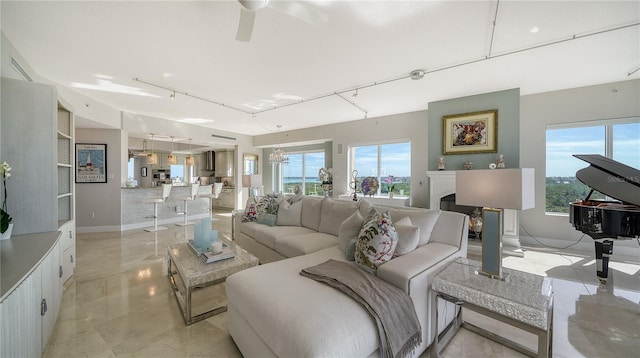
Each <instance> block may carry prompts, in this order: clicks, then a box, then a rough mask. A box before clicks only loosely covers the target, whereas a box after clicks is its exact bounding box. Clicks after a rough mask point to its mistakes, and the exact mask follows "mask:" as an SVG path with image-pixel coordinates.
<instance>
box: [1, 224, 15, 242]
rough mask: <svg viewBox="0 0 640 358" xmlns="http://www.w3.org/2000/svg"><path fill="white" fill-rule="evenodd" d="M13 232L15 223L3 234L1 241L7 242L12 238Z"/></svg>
mask: <svg viewBox="0 0 640 358" xmlns="http://www.w3.org/2000/svg"><path fill="white" fill-rule="evenodd" d="M12 231H13V223H10V224H9V227H8V228H7V231H5V232H3V233H2V237H0V240H7V239H10V238H11V232H12Z"/></svg>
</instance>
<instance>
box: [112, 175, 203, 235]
mask: <svg viewBox="0 0 640 358" xmlns="http://www.w3.org/2000/svg"><path fill="white" fill-rule="evenodd" d="M211 189H212V186H211V185H204V186H200V188H198V194H211V193H212V191H211ZM189 195H191V186H173V187H171V194H170V195H169V198H168V199H167V201H166V202H165V203H160V204H158V224H159V225H167V224H171V223H178V222H182V221H183V217H182V215H181V214H180V213H181V212H182V211H183V210H184V200H179V199H176V198H177V197H180V196H189ZM161 196H162V187H154V188H140V187H138V188H122V189H121V190H120V197H121V202H122V204H121V205H122V206H121V210H120V211H121V221H122V230H133V229H141V228H145V227H151V226H153V218H150V217H149V216H151V215H153V204H147V203H142V202H141V201H142V200H143V199H146V198H151V197H161ZM187 205H188V212H189V220H198V219H202V218H206V217H208V216H209V211H210V208H209V198H198V197H196V199H195V200H193V201H189V202H188V204H187ZM176 206H177V207H178V210H176Z"/></svg>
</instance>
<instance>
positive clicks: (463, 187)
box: [456, 168, 535, 280]
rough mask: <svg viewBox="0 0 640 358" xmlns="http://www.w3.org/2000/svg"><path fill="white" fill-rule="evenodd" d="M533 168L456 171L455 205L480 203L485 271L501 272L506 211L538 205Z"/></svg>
mask: <svg viewBox="0 0 640 358" xmlns="http://www.w3.org/2000/svg"><path fill="white" fill-rule="evenodd" d="M534 183H535V179H534V170H533V168H516V169H485V170H461V171H457V172H456V204H457V205H468V206H481V207H483V209H482V271H481V272H480V274H483V275H486V276H489V277H492V278H497V279H502V280H504V279H506V277H503V275H502V232H503V219H502V218H503V210H504V209H514V210H526V209H531V208H533V207H535V187H534Z"/></svg>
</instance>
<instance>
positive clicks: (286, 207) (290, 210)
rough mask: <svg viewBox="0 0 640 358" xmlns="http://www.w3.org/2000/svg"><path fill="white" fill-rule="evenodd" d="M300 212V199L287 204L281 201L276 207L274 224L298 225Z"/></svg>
mask: <svg viewBox="0 0 640 358" xmlns="http://www.w3.org/2000/svg"><path fill="white" fill-rule="evenodd" d="M301 212H302V201H297V202H295V203H293V204H289V202H288V201H286V200H285V201H283V202H282V203H281V204H280V207H279V208H278V220H277V223H276V225H280V226H285V225H288V226H300V215H301Z"/></svg>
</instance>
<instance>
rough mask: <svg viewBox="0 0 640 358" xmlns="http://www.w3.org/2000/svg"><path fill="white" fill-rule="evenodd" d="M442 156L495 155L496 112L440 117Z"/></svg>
mask: <svg viewBox="0 0 640 358" xmlns="http://www.w3.org/2000/svg"><path fill="white" fill-rule="evenodd" d="M442 120H443V129H442V132H443V140H442V153H444V154H471V153H496V152H497V151H498V110H497V109H492V110H488V111H481V112H472V113H463V114H453V115H449V116H444V117H442Z"/></svg>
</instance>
